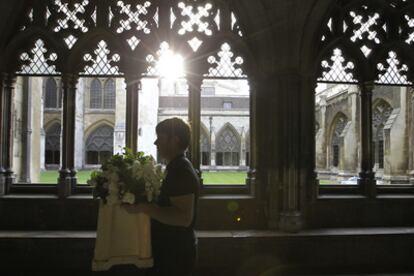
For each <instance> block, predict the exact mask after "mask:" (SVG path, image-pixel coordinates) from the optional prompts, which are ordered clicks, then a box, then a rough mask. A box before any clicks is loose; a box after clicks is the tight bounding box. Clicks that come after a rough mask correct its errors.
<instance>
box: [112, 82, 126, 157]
mask: <svg viewBox="0 0 414 276" xmlns="http://www.w3.org/2000/svg"><path fill="white" fill-rule="evenodd" d="M115 103H116V105H115V106H126V85H125V82H124V81H123V80H121V79H116V97H115ZM125 119H126V111H125V108H115V129H114V154H117V153H119V154H121V153H122V152H123V148H124V147H125V139H126V137H125Z"/></svg>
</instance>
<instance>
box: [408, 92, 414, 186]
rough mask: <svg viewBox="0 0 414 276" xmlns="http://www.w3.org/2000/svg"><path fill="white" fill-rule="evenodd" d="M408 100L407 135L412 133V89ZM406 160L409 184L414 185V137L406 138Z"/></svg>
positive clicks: (413, 94) (413, 103)
mask: <svg viewBox="0 0 414 276" xmlns="http://www.w3.org/2000/svg"><path fill="white" fill-rule="evenodd" d="M409 99H410V108H409V112H408V121H409V124H408V126H409V129H408V132H409V133H413V131H414V88H413V87H410V91H409ZM408 139H409V142H408V153H407V154H408V156H409V157H408V160H409V165H408V166H409V169H408V170H409V177H410V184H412V185H413V184H414V137H412V136H411V135H410V136H409V137H408Z"/></svg>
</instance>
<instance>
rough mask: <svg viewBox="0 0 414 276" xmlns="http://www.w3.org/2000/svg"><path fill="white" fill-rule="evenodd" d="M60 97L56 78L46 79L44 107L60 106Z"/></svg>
mask: <svg viewBox="0 0 414 276" xmlns="http://www.w3.org/2000/svg"><path fill="white" fill-rule="evenodd" d="M60 101H61V97H60V95H59V91H58V86H57V83H56V80H55V79H54V78H52V77H50V78H47V79H46V86H45V108H60V107H61V106H62V105H61V103H60Z"/></svg>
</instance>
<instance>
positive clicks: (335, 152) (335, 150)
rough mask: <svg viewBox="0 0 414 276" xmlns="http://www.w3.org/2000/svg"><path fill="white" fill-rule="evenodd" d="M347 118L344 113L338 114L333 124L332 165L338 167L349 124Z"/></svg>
mask: <svg viewBox="0 0 414 276" xmlns="http://www.w3.org/2000/svg"><path fill="white" fill-rule="evenodd" d="M347 121H348V120H347V118H346V117H345V115H343V114H338V115H337V117H336V119H335V121H334V125H333V133H332V142H331V149H332V166H333V167H338V166H339V162H340V152H341V145H342V139H343V131H344V129H345V126H346V124H347Z"/></svg>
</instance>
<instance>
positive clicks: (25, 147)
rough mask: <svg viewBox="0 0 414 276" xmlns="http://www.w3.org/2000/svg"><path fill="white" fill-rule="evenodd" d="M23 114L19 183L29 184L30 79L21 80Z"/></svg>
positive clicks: (30, 135)
mask: <svg viewBox="0 0 414 276" xmlns="http://www.w3.org/2000/svg"><path fill="white" fill-rule="evenodd" d="M22 90H23V110H26V112H23V117H22V127H23V129H22V158H21V163H22V170H21V171H22V173H21V175H20V182H23V183H31V178H30V175H31V171H30V170H31V160H32V158H31V137H32V122H31V121H32V92H31V91H32V89H31V79H30V78H29V77H24V78H23V89H22Z"/></svg>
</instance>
